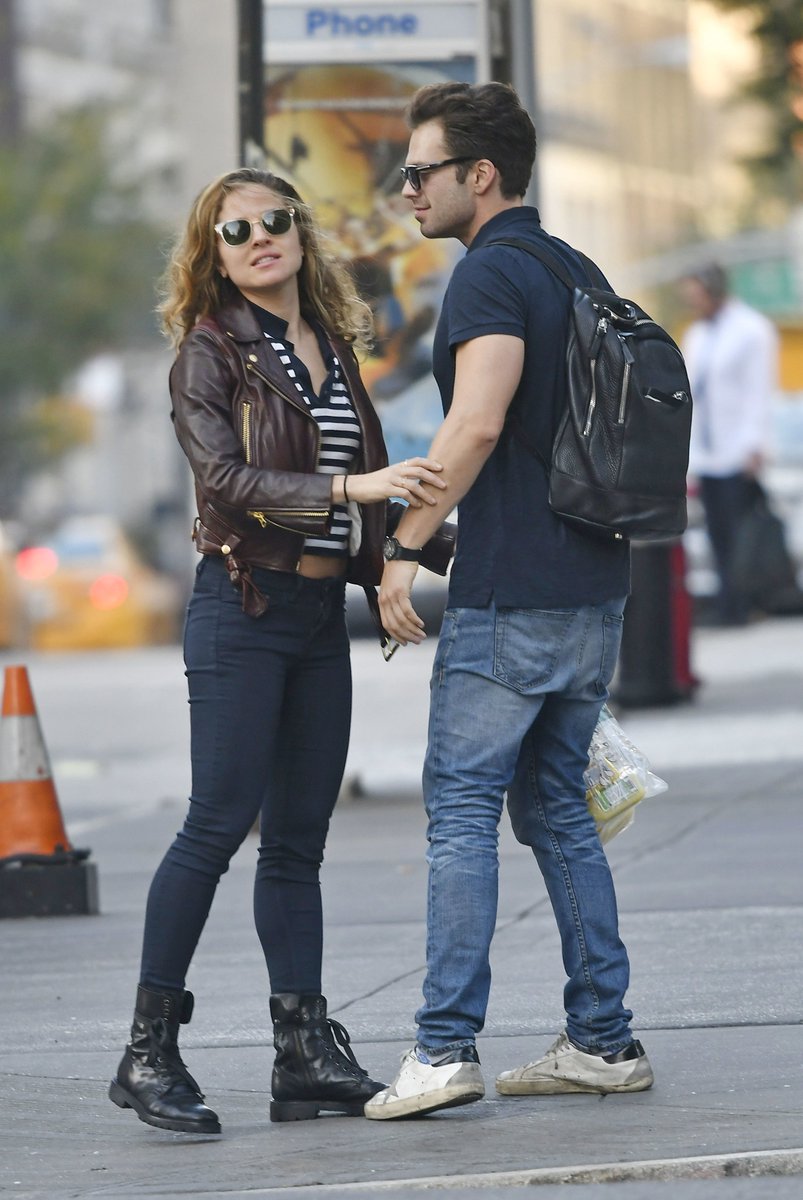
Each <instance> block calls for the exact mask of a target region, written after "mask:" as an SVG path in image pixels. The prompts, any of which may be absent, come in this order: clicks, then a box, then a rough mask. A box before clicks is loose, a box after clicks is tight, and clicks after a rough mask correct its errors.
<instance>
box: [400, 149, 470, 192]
mask: <svg viewBox="0 0 803 1200" xmlns="http://www.w3.org/2000/svg"><path fill="white" fill-rule="evenodd" d="M467 162H474V159H473V158H471V157H470V156H468V157H466V155H465V154H464V155H462V157H460V158H445V159H444V160H443V162H438V163H423V164H422V165H421V166H420V167H399V170H400V171H401V176H402V179H403V180H404V182H405V183H409V185H410V187H411V188H412V189H413V191H416V192H420V191H421V176H422V174H423V172H424V171H437V170H439V169H440V168H441V167H451V165H452V163H467Z"/></svg>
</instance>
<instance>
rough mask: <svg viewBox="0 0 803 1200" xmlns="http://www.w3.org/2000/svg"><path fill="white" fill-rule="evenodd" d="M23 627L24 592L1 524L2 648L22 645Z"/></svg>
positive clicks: (0, 617) (8, 540) (0, 630)
mask: <svg viewBox="0 0 803 1200" xmlns="http://www.w3.org/2000/svg"><path fill="white" fill-rule="evenodd" d="M22 627H23V613H22V594H21V590H20V586H19V581H18V579H17V573H16V571H15V569H14V548H13V546H12V544H11V539H10V538H9V536H8V534H7V533H6V531H5V529H4V528H3V526H2V524H0V648H2V649H7V648H11V647H12V646H18V645H20V643H21V641H22V640H23V632H22Z"/></svg>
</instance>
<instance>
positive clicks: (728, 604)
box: [681, 263, 778, 625]
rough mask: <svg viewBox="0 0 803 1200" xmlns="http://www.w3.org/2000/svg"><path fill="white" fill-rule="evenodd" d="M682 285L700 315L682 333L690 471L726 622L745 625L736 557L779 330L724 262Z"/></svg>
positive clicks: (772, 387)
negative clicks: (734, 283)
mask: <svg viewBox="0 0 803 1200" xmlns="http://www.w3.org/2000/svg"><path fill="white" fill-rule="evenodd" d="M681 290H682V294H683V297H684V299H685V301H686V303H687V304H688V306H689V308H690V309H691V310H692V312H693V313H694V315H695V317H696V318H697V319H696V320H695V321H693V322H692V324H691V325H690V326H689V328H688V330H687V331H686V335H685V337H684V339H683V353H684V356H685V358H686V365H687V367H688V371H689V379H690V381H691V388H692V397H693V400H694V417H693V421H692V432H691V448H690V453H689V473H690V474H691V475H692V476H694V477H696V479H697V480H698V482H699V486H700V499H701V501H702V505H703V510H704V512H705V520H706V525H707V528H708V536H709V539H710V542H711V548H712V550H713V553H714V560H715V563H716V567H717V572H718V575H719V585H720V586H719V619H720V622H721V623H722V624H723V625H743V624H744V623H745V622H746V621H747V620H748V617H749V606H748V603H747V600H746V598H745V596H744V595H743V594H741V593H740V591H739V589H738V587H737V586H736V584H735V581H734V579H733V577H732V564H733V556H734V550H735V547H736V543H737V540H738V536H739V528H740V525H741V522H742V519H743V517H744V514H745V512H746V510H747V509H748V507H749V505H750V502H751V491H752V489H751V484H752V481H753V479H754V478H755V477H756V476H757V475H758V473H759V472H760V470H761V467H762V465H763V463H764V460H765V457H766V451H767V441H768V436H769V418H770V405H771V401H772V399H773V396H774V394H775V391H776V388H777V372H778V335H777V332H776V330H775V327H774V326H773V324H772V322H771V321H769V320H768V319H767V317H765V316H763V315H762V314H761V313H760V312H757V311H756V310H755V309H754V308H751V307H750V306H749V305H747V304H745V303H744V302H743V301H741V300H737V299H736V298H735V297H733V296H731V295H730V294H729V291H728V278H727V275H726V273H725V271H724V270H723V268H722V267H721V266H719V265H718V264H717V263H710V264H708V265H705V266H702V267H700V268H699V269H698V270H696V271H692V272H690V273H689V274H688V275H687V276H686V277H685V278H684V279H683V280H682V281H681Z"/></svg>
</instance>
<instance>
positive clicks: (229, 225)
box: [215, 208, 296, 246]
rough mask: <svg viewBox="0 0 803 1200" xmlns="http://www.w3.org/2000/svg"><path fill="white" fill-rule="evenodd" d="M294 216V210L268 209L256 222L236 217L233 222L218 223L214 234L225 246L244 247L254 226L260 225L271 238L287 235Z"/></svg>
mask: <svg viewBox="0 0 803 1200" xmlns="http://www.w3.org/2000/svg"><path fill="white" fill-rule="evenodd" d="M295 215H296V210H295V209H294V208H270V209H268V211H267V212H263V214H262V216H261V217H260V218H259V220H258V221H248V220H246V218H245V217H238V218H237V219H236V220H235V221H220V222H218V224H217V225H216V226H215V233H219V234H220V236H221V237H222V238H223V241H224V242H225V243H226V245H227V246H244V245H245V243H246V242H249V241H250V240H251V230H252V229H253V228H254V226H255V225H261V226H262V228H263V229H264V230H265V233H269V234H270V235H271V236H272V237H273V236H275V235H276V234H277V233H287V231H288V229H289V228H290V226H291V225H292V224H293V217H294V216H295Z"/></svg>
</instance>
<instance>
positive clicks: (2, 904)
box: [0, 667, 97, 916]
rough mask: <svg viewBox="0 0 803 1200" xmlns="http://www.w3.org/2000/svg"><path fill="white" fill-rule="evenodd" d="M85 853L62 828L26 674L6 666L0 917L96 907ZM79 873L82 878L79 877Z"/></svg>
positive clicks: (0, 760) (0, 744)
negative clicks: (43, 883)
mask: <svg viewBox="0 0 803 1200" xmlns="http://www.w3.org/2000/svg"><path fill="white" fill-rule="evenodd" d="M88 856H89V851H88V850H76V849H75V848H74V847H73V846H72V845H71V844H70V841H69V839H68V837H67V831H66V830H65V828H64V821H63V820H62V816H61V809H60V808H59V802H58V798H57V796H56V788H55V785H54V783H53V777H52V775H51V771H50V761H49V759H48V754H47V750H46V748H45V742H44V738H43V737H42V731H41V728H40V725H39V717H38V715H37V712H36V705H35V703H34V699H33V693H32V691H31V685H30V682H29V680H28V672H27V670H26V669H25V667H6V670H5V686H4V688H3V709H2V718H1V719H0V916H28V915H46V914H48V913H56V912H89V911H95V912H96V911H97V899H96V895H95V893H96V891H97V885H96V881H95V870H94V866H90V865H89V864H86V863H84V862H83V860H84V859H86V858H87V857H88ZM17 867H19V868H21V869H20V870H15V869H14V868H17ZM43 867H44V868H46V869H45V870H41V869H40V870H37V868H43ZM58 867H62V868H64V867H66V868H68V871H69V874H68V875H65V874H64V873H63V872H59V871H58V870H56V868H58ZM79 867H80V868H82V869H83V870H82V871H78V870H77V868H79ZM84 872H85V873H86V878H79V876H83V874H84ZM45 879H47V883H46V885H45V886H44V890H43V889H42V887H41V883H40V881H42V880H45ZM65 884H66V889H65ZM40 892H41V893H42V894H39V893H40ZM93 896H94V898H93ZM93 905H94V907H92V906H93Z"/></svg>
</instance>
